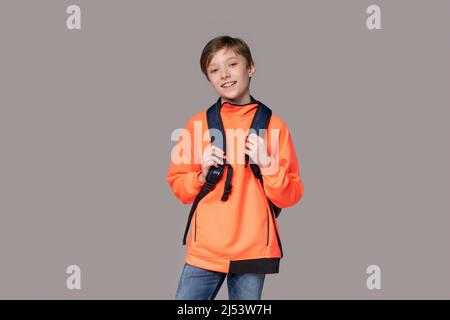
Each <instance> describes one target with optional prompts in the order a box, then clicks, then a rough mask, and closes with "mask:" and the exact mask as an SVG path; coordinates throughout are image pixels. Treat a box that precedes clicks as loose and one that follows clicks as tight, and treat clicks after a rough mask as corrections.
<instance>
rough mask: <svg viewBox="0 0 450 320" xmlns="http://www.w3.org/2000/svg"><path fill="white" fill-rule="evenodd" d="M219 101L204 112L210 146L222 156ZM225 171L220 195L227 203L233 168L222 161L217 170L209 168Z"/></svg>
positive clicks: (225, 142) (222, 139)
mask: <svg viewBox="0 0 450 320" xmlns="http://www.w3.org/2000/svg"><path fill="white" fill-rule="evenodd" d="M220 101H221V98H219V99H217V102H216V103H215V104H213V105H212V106H211V107H210V108H209V109H208V110H207V111H206V120H207V121H208V129H209V130H210V131H209V132H210V135H211V144H212V145H213V146H215V147H217V148H219V149H222V150H223V152H224V154H226V153H227V141H226V133H225V130H224V127H223V123H222V117H221V116H220V108H221V105H220ZM225 167H228V169H227V177H226V181H225V187H224V191H223V194H222V198H221V200H222V201H227V200H228V197H229V195H230V193H231V189H232V188H233V186H232V185H231V178H232V176H233V167H232V166H231V165H230V164H229V163H227V161H226V160H224V164H223V165H218V168H215V167H211V168H210V170H222V171H224V170H225Z"/></svg>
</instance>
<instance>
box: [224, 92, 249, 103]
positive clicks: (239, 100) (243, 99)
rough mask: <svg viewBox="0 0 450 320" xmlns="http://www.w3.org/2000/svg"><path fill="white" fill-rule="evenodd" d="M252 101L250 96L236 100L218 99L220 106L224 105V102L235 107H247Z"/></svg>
mask: <svg viewBox="0 0 450 320" xmlns="http://www.w3.org/2000/svg"><path fill="white" fill-rule="evenodd" d="M253 100H254V99H252V96H250V94H248V95H246V96H244V97H242V98H237V99H227V98H223V97H221V98H220V105H222V104H224V103H225V102H228V103H231V104H235V105H247V104H249V103H251V102H253Z"/></svg>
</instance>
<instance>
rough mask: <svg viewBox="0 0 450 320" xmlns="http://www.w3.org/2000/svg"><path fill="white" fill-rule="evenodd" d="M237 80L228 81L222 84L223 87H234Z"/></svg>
mask: <svg viewBox="0 0 450 320" xmlns="http://www.w3.org/2000/svg"><path fill="white" fill-rule="evenodd" d="M236 82H237V81H232V82H226V83H224V84H223V85H222V88H229V87H232V86H234V85H235V84H236Z"/></svg>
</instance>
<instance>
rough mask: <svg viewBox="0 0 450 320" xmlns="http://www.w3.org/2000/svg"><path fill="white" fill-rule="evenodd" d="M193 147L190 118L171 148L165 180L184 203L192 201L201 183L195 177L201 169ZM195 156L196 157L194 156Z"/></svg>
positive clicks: (192, 130) (192, 131)
mask: <svg viewBox="0 0 450 320" xmlns="http://www.w3.org/2000/svg"><path fill="white" fill-rule="evenodd" d="M193 149H194V125H193V119H192V118H191V119H190V120H189V121H188V123H187V124H186V126H185V129H184V130H183V131H182V134H181V135H180V137H179V139H178V142H177V144H176V145H175V146H174V147H173V148H172V152H171V159H170V168H169V172H168V173H167V177H166V180H167V182H168V183H169V186H170V187H171V188H172V191H173V193H174V194H175V196H176V197H177V198H178V199H180V201H181V202H182V203H184V204H189V203H192V202H194V200H195V197H196V196H197V194H198V193H199V192H200V190H201V188H202V186H203V184H202V183H200V182H198V180H197V177H198V175H199V174H200V173H201V171H202V167H201V163H200V162H199V161H194V159H197V160H199V158H198V155H195V154H194V153H193ZM195 157H197V158H195Z"/></svg>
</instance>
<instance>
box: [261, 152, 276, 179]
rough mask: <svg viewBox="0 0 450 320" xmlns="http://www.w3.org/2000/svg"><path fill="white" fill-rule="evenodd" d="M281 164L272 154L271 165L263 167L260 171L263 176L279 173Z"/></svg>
mask: <svg viewBox="0 0 450 320" xmlns="http://www.w3.org/2000/svg"><path fill="white" fill-rule="evenodd" d="M278 169H279V164H278V163H277V161H276V159H275V158H274V157H273V156H270V166H268V167H267V168H264V169H263V168H261V167H260V171H261V174H262V175H263V176H273V175H276V174H277V173H278Z"/></svg>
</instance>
